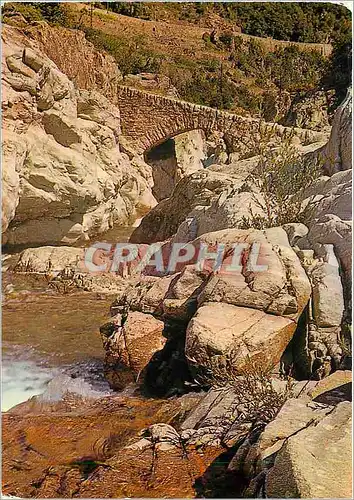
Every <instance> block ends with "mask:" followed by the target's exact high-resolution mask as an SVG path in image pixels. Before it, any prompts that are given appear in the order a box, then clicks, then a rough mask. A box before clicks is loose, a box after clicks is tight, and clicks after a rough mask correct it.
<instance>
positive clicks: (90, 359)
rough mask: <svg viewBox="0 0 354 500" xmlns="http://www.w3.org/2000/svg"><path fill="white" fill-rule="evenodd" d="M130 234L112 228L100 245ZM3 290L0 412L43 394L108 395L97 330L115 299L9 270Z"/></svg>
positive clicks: (5, 275) (120, 229) (130, 229)
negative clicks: (66, 290)
mask: <svg viewBox="0 0 354 500" xmlns="http://www.w3.org/2000/svg"><path fill="white" fill-rule="evenodd" d="M131 232H132V228H123V229H122V228H115V229H114V230H111V231H110V232H109V233H106V234H105V235H103V236H102V238H100V239H99V241H109V242H112V243H115V242H117V241H127V240H128V238H129V235H130V233H131ZM87 244H89V243H87ZM2 291H3V304H2V400H1V405H2V411H7V410H9V409H10V408H12V407H13V406H15V405H16V404H18V403H21V402H23V401H26V400H27V399H28V398H30V397H32V396H34V395H38V394H42V393H45V392H46V391H47V392H50V397H51V398H53V397H57V398H58V399H59V398H60V396H61V395H62V393H63V392H65V390H69V389H72V390H77V391H78V392H81V393H82V392H84V393H89V394H90V395H91V396H95V395H96V396H102V395H105V394H107V393H108V392H110V390H109V386H108V384H107V382H106V381H105V380H104V378H103V359H104V350H103V347H102V343H101V339H100V335H99V327H100V326H101V325H102V324H103V323H104V322H105V321H107V319H108V318H109V306H110V304H111V302H112V301H113V297H109V296H106V297H104V296H103V297H102V296H98V295H97V294H95V293H89V292H83V291H79V292H76V293H71V294H67V295H62V294H59V293H58V292H56V291H55V290H52V289H50V288H49V287H48V283H47V282H46V281H45V279H44V278H43V277H41V276H35V275H32V276H29V275H23V274H16V273H12V272H10V271H6V272H3V273H2ZM48 390H49V391H48Z"/></svg>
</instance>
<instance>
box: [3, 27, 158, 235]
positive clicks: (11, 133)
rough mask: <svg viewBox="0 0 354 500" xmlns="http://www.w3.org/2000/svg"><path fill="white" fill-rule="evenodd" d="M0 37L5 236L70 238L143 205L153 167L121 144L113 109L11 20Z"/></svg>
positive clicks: (148, 198) (124, 219)
mask: <svg viewBox="0 0 354 500" xmlns="http://www.w3.org/2000/svg"><path fill="white" fill-rule="evenodd" d="M3 37H4V43H3V53H2V55H3V60H2V68H3V70H2V71H3V73H2V78H3V81H2V85H3V93H2V108H3V118H4V121H3V143H4V148H3V164H4V169H3V176H4V196H3V230H6V233H5V235H4V238H3V242H5V243H8V244H11V245H16V244H27V245H28V244H31V243H32V244H33V243H35V244H40V243H42V244H44V243H54V242H55V243H57V242H61V243H69V244H71V243H73V242H75V241H78V240H80V239H81V240H83V239H87V238H88V237H89V236H91V235H93V234H97V233H100V232H102V231H106V230H107V229H108V228H110V227H112V225H113V224H118V225H128V224H129V223H130V222H131V221H132V220H134V219H135V218H136V217H137V216H138V215H137V214H138V213H141V212H144V211H147V210H149V209H150V208H151V207H152V206H153V205H154V204H155V200H154V198H153V196H152V194H151V190H150V187H151V185H152V177H151V169H150V167H149V166H148V165H146V164H144V163H143V162H142V161H141V160H138V159H136V160H132V162H131V161H129V159H128V157H127V156H126V155H124V154H122V153H121V152H120V150H119V146H118V138H119V135H120V113H119V109H118V108H117V107H116V106H114V105H113V104H112V103H111V102H110V101H108V99H107V98H106V97H104V96H103V95H101V94H99V93H98V92H97V91H96V90H84V91H80V90H77V89H75V87H74V84H73V83H72V81H70V80H69V79H68V77H67V76H66V75H64V74H63V73H61V71H59V69H58V68H57V66H56V65H55V64H54V63H53V62H52V61H51V60H50V59H49V58H48V57H47V56H46V55H45V54H44V53H42V52H40V51H39V50H38V48H37V47H36V45H35V43H34V42H30V41H29V40H28V39H26V38H25V37H23V36H22V35H21V34H20V33H19V32H18V31H17V30H16V29H15V28H10V27H6V28H5V30H4V33H3ZM133 165H134V166H133Z"/></svg>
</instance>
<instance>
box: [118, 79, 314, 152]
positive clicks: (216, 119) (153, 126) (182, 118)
mask: <svg viewBox="0 0 354 500" xmlns="http://www.w3.org/2000/svg"><path fill="white" fill-rule="evenodd" d="M117 91H118V106H119V109H120V114H121V126H122V134H123V136H124V137H125V140H126V141H127V142H128V143H129V144H130V146H131V147H132V148H134V149H135V150H136V151H137V153H139V154H143V153H145V152H146V151H148V150H150V149H151V148H153V147H154V146H156V145H158V144H160V143H162V142H164V141H165V140H167V139H169V138H171V137H173V136H175V135H178V134H182V133H184V132H188V131H190V130H203V131H204V132H206V133H207V134H208V133H209V132H211V131H212V130H217V131H220V132H222V133H223V134H224V138H225V141H226V143H227V144H228V146H229V147H230V149H231V150H232V151H235V152H239V153H240V155H241V156H243V157H246V156H249V155H251V154H252V147H254V144H255V141H257V140H258V139H260V127H261V126H263V127H265V128H266V129H268V130H270V129H271V130H272V133H273V134H274V138H275V139H276V138H278V139H279V138H284V136H287V135H289V134H293V135H294V136H296V137H298V139H299V142H300V143H302V144H303V145H306V144H310V143H313V142H320V141H323V139H324V135H323V134H322V133H320V132H315V131H312V130H307V129H300V128H289V127H283V126H281V125H278V124H275V123H264V124H263V123H262V122H261V121H260V120H258V119H256V118H245V117H243V116H239V115H235V114H232V113H229V112H227V111H221V110H218V109H214V108H209V107H208V106H202V105H199V104H193V103H190V102H186V101H182V100H179V99H176V98H173V97H166V96H162V95H158V94H151V93H149V92H145V91H143V90H137V89H134V88H131V87H125V86H118V89H117ZM261 123H262V125H261Z"/></svg>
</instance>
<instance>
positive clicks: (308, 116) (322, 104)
mask: <svg viewBox="0 0 354 500" xmlns="http://www.w3.org/2000/svg"><path fill="white" fill-rule="evenodd" d="M331 100H333V95H330V94H329V93H327V92H325V91H323V90H318V91H316V92H308V93H306V94H305V95H299V96H296V98H295V99H293V101H292V103H291V106H290V107H289V109H288V111H287V113H286V115H285V116H284V118H283V119H282V120H281V124H282V125H284V126H285V127H301V128H308V129H311V130H321V131H322V132H323V131H324V130H326V129H327V130H328V129H329V128H330V124H329V120H328V108H329V107H330V105H331Z"/></svg>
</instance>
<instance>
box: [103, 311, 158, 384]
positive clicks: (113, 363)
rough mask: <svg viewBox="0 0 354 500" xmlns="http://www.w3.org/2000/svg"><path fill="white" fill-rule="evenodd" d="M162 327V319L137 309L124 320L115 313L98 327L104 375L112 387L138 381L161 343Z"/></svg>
mask: <svg viewBox="0 0 354 500" xmlns="http://www.w3.org/2000/svg"><path fill="white" fill-rule="evenodd" d="M163 328H164V324H163V322H162V321H160V320H158V319H156V318H154V317H153V316H151V315H150V314H143V313H141V312H137V311H135V312H130V313H129V314H128V316H127V318H126V320H124V319H123V318H122V315H120V314H118V315H116V316H114V317H113V318H112V319H111V320H110V321H109V323H107V324H105V325H103V326H102V327H101V328H100V331H101V336H102V339H103V347H104V348H105V350H106V359H105V376H106V378H107V380H108V382H109V384H110V386H111V387H112V389H115V390H121V389H123V388H124V387H125V386H126V385H127V384H128V383H130V382H136V381H138V379H139V377H140V375H141V373H142V371H143V370H144V368H145V366H146V365H147V364H148V362H149V361H150V359H151V357H152V355H153V354H154V353H155V352H156V351H159V350H160V349H162V348H163V346H164V344H165V341H166V339H165V338H164V337H163V336H162V331H163ZM142 378H143V377H142Z"/></svg>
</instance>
